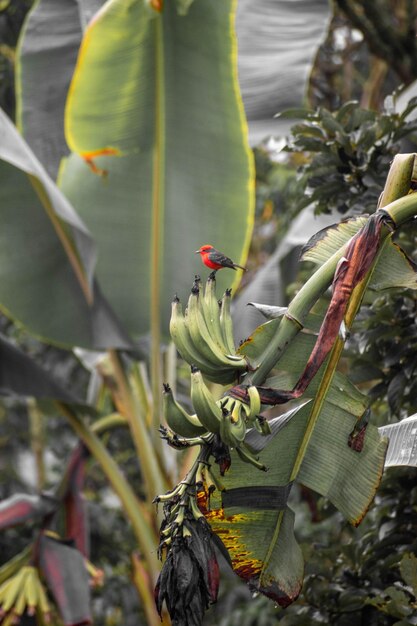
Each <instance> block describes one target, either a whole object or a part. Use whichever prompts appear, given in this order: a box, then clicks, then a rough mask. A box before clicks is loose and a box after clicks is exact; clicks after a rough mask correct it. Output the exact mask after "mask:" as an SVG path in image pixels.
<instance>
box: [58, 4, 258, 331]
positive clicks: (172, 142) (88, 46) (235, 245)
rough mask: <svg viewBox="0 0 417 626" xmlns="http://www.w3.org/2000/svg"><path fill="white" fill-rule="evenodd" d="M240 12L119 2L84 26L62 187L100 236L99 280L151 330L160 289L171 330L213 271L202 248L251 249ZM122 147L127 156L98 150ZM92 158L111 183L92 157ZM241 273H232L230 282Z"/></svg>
mask: <svg viewBox="0 0 417 626" xmlns="http://www.w3.org/2000/svg"><path fill="white" fill-rule="evenodd" d="M233 10H234V3H233V2H231V0H228V1H224V2H211V0H195V2H193V3H192V5H191V7H190V8H189V10H188V12H187V14H186V15H185V16H184V15H179V14H178V13H177V11H176V7H175V5H174V3H165V4H164V10H163V11H162V13H156V12H152V10H150V9H149V7H146V3H144V2H143V0H128V1H126V0H123V1H121V0H112V1H111V2H108V3H107V4H106V5H105V6H104V7H103V9H102V11H101V12H99V14H98V15H97V16H96V18H95V19H94V20H93V22H92V23H91V24H90V26H89V27H88V28H87V30H86V33H85V37H84V40H83V44H82V47H81V50H80V55H79V58H78V63H77V67H76V70H75V74H74V79H73V82H72V85H71V89H70V94H69V98H68V104H67V111H66V129H67V139H68V141H69V143H70V146H71V148H72V149H73V151H74V153H73V154H72V155H71V157H69V159H68V160H67V161H66V162H65V164H64V167H63V169H62V172H61V176H60V184H61V188H62V189H63V191H64V193H65V194H66V195H67V196H68V197H69V198H70V199H71V201H72V202H73V204H74V205H75V206H76V208H77V210H78V211H79V213H80V214H81V216H82V217H83V219H85V221H86V223H87V224H88V226H89V228H90V229H91V231H92V232H93V234H94V236H95V238H96V240H97V243H98V247H99V250H100V255H99V259H98V276H99V279H100V282H101V284H102V285H103V288H104V290H105V292H106V294H108V296H109V298H110V300H111V302H112V305H113V306H114V308H115V310H116V312H117V313H118V315H119V316H120V317H121V319H122V320H123V321H124V322H125V324H126V326H127V328H128V329H129V330H130V331H131V332H134V333H141V332H145V331H147V330H148V328H149V324H150V313H149V310H150V302H151V292H152V289H155V290H158V291H159V294H160V296H161V304H160V310H161V312H162V314H163V316H164V322H165V326H164V328H165V330H166V329H167V322H168V316H169V312H170V301H171V299H172V296H173V294H174V293H175V292H177V293H178V294H179V295H180V297H182V298H185V297H186V296H187V295H188V290H189V288H190V286H191V282H192V278H193V276H194V274H195V273H199V272H202V273H203V274H204V273H206V269H205V268H204V267H203V266H202V265H201V261H200V259H199V258H198V257H196V256H195V254H194V251H195V250H196V249H197V248H198V247H199V246H200V245H202V244H204V243H211V244H213V245H214V246H216V247H217V248H219V249H221V250H223V251H224V252H226V253H227V254H228V255H229V256H231V257H233V258H234V259H235V260H236V262H239V260H240V261H242V260H243V258H244V256H245V254H246V251H247V246H248V243H249V238H250V234H251V229H252V221H253V171H252V161H251V157H250V154H249V151H248V147H247V143H246V125H245V121H244V116H243V110H242V105H241V101H240V97H239V93H238V83H237V76H236V42H235V35H234V32H233V28H232V21H233ZM112 151H118V153H119V155H120V156H98V157H96V156H95V155H96V154H98V155H100V154H103V153H104V154H106V153H107V154H108V153H109V152H112ZM76 152H78V153H79V154H80V155H81V157H80V156H78V155H77V154H76ZM92 156H93V157H94V164H95V165H97V166H99V167H100V168H104V169H106V170H107V171H108V176H107V177H106V178H103V177H100V176H98V175H97V174H95V173H93V172H92V171H91V169H89V168H88V167H87V165H86V164H85V158H87V159H89V158H91V157H92ZM82 157H84V159H83V158H82ZM92 198H94V201H92ZM159 263H160V271H158V267H159V265H158V264H159ZM234 279H235V275H234V274H232V272H229V271H228V270H225V271H224V272H223V276H219V283H220V289H222V288H225V287H226V286H228V285H229V284H230V282H231V281H232V280H234ZM155 283H160V284H155ZM154 296H155V294H154Z"/></svg>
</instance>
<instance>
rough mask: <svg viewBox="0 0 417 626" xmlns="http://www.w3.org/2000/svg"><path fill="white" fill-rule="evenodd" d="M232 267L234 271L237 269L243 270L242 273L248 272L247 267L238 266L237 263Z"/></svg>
mask: <svg viewBox="0 0 417 626" xmlns="http://www.w3.org/2000/svg"><path fill="white" fill-rule="evenodd" d="M233 267H234V269H236V268H237V267H238V268H239V269H241V270H243V271H244V272H247V271H248V268H247V267H243V265H238V264H237V263H233Z"/></svg>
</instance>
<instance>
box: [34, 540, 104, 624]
mask: <svg viewBox="0 0 417 626" xmlns="http://www.w3.org/2000/svg"><path fill="white" fill-rule="evenodd" d="M39 564H40V568H41V570H42V573H43V575H44V576H45V579H46V582H47V585H48V588H49V589H50V591H51V593H52V595H53V597H54V599H55V602H56V604H57V607H58V609H59V612H60V615H61V617H62V620H63V622H64V624H65V626H76V625H78V624H79V625H81V624H91V622H92V615H91V606H90V602H91V601H90V588H89V580H88V574H87V569H86V567H85V563H84V558H83V556H82V555H81V553H80V552H78V550H76V549H75V548H72V547H71V546H69V545H66V544H65V543H63V542H62V541H59V540H58V539H55V538H54V537H51V536H49V535H46V534H43V535H41V538H40V541H39Z"/></svg>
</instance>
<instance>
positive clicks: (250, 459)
mask: <svg viewBox="0 0 417 626" xmlns="http://www.w3.org/2000/svg"><path fill="white" fill-rule="evenodd" d="M236 452H237V453H238V455H239V457H240V458H241V460H242V461H244V462H245V463H251V465H254V466H255V467H256V468H257V469H259V470H262V471H263V472H267V471H268V468H267V466H266V465H264V464H263V463H261V462H260V461H259V460H258V457H256V456H255V455H254V454H253V453H252V452H250V451H249V450H248V448H247V447H246V444H245V443H242V444H241V445H240V446H239V447H237V448H236Z"/></svg>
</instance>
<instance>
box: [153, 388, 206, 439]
mask: <svg viewBox="0 0 417 626" xmlns="http://www.w3.org/2000/svg"><path fill="white" fill-rule="evenodd" d="M162 414H163V417H164V419H165V421H166V423H167V424H168V426H169V427H170V428H171V429H172V430H173V431H174V432H175V433H177V434H178V435H181V436H182V437H197V436H198V435H202V434H203V433H205V432H207V430H206V429H205V428H204V427H203V425H202V424H201V422H200V420H199V419H198V417H197V416H196V415H190V414H189V413H187V411H185V409H183V408H182V406H181V405H180V404H179V403H178V402H177V401H176V400H175V398H174V395H173V393H172V389H171V387H170V386H169V385H167V384H165V383H164V392H163V396H162Z"/></svg>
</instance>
